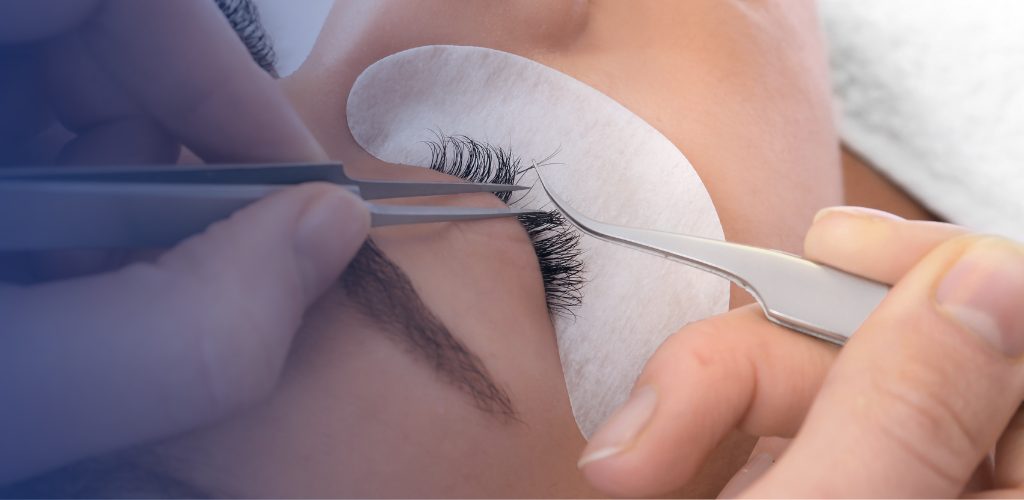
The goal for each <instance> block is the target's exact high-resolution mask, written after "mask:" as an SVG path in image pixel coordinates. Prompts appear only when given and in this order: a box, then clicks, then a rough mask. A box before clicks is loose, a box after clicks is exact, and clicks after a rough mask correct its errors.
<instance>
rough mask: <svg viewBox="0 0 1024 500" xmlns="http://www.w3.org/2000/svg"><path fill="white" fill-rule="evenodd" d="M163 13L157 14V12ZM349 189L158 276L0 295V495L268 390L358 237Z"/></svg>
mask: <svg viewBox="0 0 1024 500" xmlns="http://www.w3.org/2000/svg"><path fill="white" fill-rule="evenodd" d="M160 3H164V2H160ZM368 226H369V215H368V213H367V210H366V208H365V206H364V204H363V203H362V202H361V200H359V199H358V198H356V197H355V196H353V195H351V194H350V193H348V192H347V191H345V190H341V189H338V188H336V187H333V186H327V185H323V184H316V185H308V186H301V187H297V188H291V189H289V190H285V191H282V192H280V193H278V194H275V195H273V196H271V197H269V198H267V199H265V200H262V201H260V202H258V203H255V204H253V205H252V206H250V207H248V208H246V209H244V210H242V211H239V212H238V213H236V214H235V215H234V216H232V217H231V218H230V219H228V220H226V221H223V222H221V223H218V224H216V225H214V226H212V227H211V228H210V229H209V230H208V231H206V232H205V233H203V234H201V235H199V236H196V237H194V238H192V239H189V240H187V241H186V242H184V243H183V244H181V245H179V246H178V247H176V248H174V249H172V250H170V251H169V252H168V253H166V254H165V255H164V256H163V257H161V258H160V259H159V260H158V261H157V262H156V263H154V264H141V263H140V264H134V265H131V266H129V267H126V268H124V269H122V270H120V271H117V272H114V273H111V274H106V275H100V276H93V277H88V278H81V279H77V280H72V281H66V282H61V283H55V284H45V285H38V286H33V287H27V288H18V287H11V286H8V287H2V288H0V317H2V318H4V324H5V327H4V331H3V335H0V380H3V381H4V383H2V384H0V401H17V402H18V404H16V405H14V404H7V405H0V442H2V443H4V445H3V446H2V447H0V483H4V482H6V481H8V480H14V479H16V478H18V477H19V476H21V477H24V476H26V475H30V474H32V473H34V472H38V471H40V470H42V469H45V468H48V467H52V466H54V465H58V464H61V463H63V462H67V461H72V460H76V459H80V458H82V457H85V456H88V455H91V454H96V453H102V452H105V451H109V450H112V449H116V448H119V447H123V446H127V445H131V444H138V443H141V442H145V441H148V440H153V439H156V438H160V437H162V436H166V435H168V434H171V433H174V432H179V431H182V430H184V429H187V428H190V427H193V426H196V425H200V424H202V423H204V422H208V421H210V420H212V419H215V418H217V417H220V416H222V415H224V414H225V413H227V412H230V411H232V410H234V409H236V408H238V407H239V406H241V405H245V404H247V403H250V402H252V401H253V400H255V399H257V398H259V397H260V396H261V395H263V394H264V393H265V392H266V391H268V390H269V389H270V388H271V387H272V385H273V384H274V383H275V381H276V378H277V376H278V372H279V370H280V368H281V366H282V362H283V360H284V358H285V355H286V353H287V351H288V347H289V343H290V341H291V338H292V335H293V334H294V333H295V331H296V329H297V328H298V326H299V324H300V321H301V319H302V315H303V312H304V311H305V310H306V308H307V307H308V306H309V305H310V304H311V303H312V302H313V301H314V300H316V298H317V297H318V296H319V295H320V294H321V293H322V292H323V291H324V290H325V289H326V288H327V287H328V286H330V284H331V283H333V282H335V280H336V279H337V277H338V275H339V274H340V273H341V272H342V270H343V269H344V267H345V266H346V265H347V263H348V262H349V260H350V259H351V258H352V256H353V255H354V254H355V252H356V251H357V249H358V248H359V247H360V245H361V244H362V242H363V241H364V239H365V237H366V233H367V231H368Z"/></svg>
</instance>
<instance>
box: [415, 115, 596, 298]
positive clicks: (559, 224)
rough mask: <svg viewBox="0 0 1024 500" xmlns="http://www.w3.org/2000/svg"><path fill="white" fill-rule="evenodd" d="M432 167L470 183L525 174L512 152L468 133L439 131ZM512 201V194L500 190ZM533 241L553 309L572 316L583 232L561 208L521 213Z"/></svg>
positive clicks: (430, 143)
mask: <svg viewBox="0 0 1024 500" xmlns="http://www.w3.org/2000/svg"><path fill="white" fill-rule="evenodd" d="M426 144H427V146H428V147H429V148H430V152H431V155H430V168H431V169H432V170H436V171H438V172H441V173H444V174H448V175H452V176H455V177H461V178H463V179H465V180H467V181H470V182H490V183H496V184H515V183H516V182H517V181H518V180H519V179H520V177H521V176H522V175H523V173H524V172H525V171H526V170H528V169H529V168H532V166H528V167H524V166H523V162H522V160H521V159H520V158H519V157H517V156H515V155H513V154H512V152H511V151H509V150H507V149H504V148H501V147H497V146H492V145H490V144H486V143H483V142H479V141H476V140H474V139H471V138H469V137H466V136H447V135H443V134H440V133H439V134H437V137H436V139H435V140H433V141H427V142H426ZM496 195H497V196H498V198H500V199H501V200H502V201H504V202H505V203H509V200H510V197H511V196H512V193H507V192H506V193H496ZM519 223H520V224H522V225H523V227H524V228H525V229H526V232H527V234H529V236H530V241H531V242H532V243H533V250H534V253H535V254H536V255H537V262H538V263H539V264H540V270H541V275H542V277H543V279H544V295H545V298H546V300H547V305H548V311H550V312H551V313H552V314H556V315H573V314H574V312H573V310H574V309H575V308H576V307H577V306H579V305H580V304H581V303H582V300H583V293H582V290H583V285H584V283H585V278H584V275H583V270H584V266H583V260H582V258H581V251H580V248H579V240H580V233H579V232H578V231H577V230H576V228H574V227H572V226H571V225H570V224H569V223H568V222H566V220H565V219H564V218H563V217H562V214H560V213H559V212H557V211H553V210H552V211H548V212H544V213H541V214H531V215H524V216H520V217H519Z"/></svg>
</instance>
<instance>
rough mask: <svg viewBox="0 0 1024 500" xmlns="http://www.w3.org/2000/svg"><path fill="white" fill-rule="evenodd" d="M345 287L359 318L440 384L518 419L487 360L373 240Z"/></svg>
mask: <svg viewBox="0 0 1024 500" xmlns="http://www.w3.org/2000/svg"><path fill="white" fill-rule="evenodd" d="M341 286H342V288H343V290H344V291H345V293H346V295H347V296H348V297H349V298H350V299H351V300H352V301H353V302H354V303H355V304H356V306H357V310H358V311H359V312H360V313H361V314H363V315H364V316H366V317H367V319H371V320H374V321H377V322H378V323H379V324H382V325H383V326H385V330H386V331H387V332H389V333H391V334H392V335H393V337H394V338H395V339H396V340H397V341H398V342H400V343H402V344H404V345H405V346H406V347H407V348H409V349H410V350H411V351H412V352H413V354H416V355H418V356H420V357H421V358H423V359H425V360H426V361H427V362H428V363H429V364H430V365H431V367H432V368H433V369H434V371H435V373H437V374H438V375H439V376H440V377H441V378H442V379H444V380H446V381H447V382H449V383H451V384H453V385H454V386H455V387H457V388H459V389H460V390H461V391H462V392H464V393H466V394H467V395H468V396H470V397H471V398H472V399H473V402H474V405H475V406H476V407H477V408H479V409H480V410H482V411H484V412H486V413H490V414H493V415H496V416H498V417H499V418H500V419H502V420H505V421H515V420H518V419H517V417H516V411H515V408H514V407H513V405H512V399H511V398H510V397H509V395H508V393H506V392H505V391H504V390H502V389H501V388H500V387H499V386H498V384H496V383H495V382H494V380H493V379H492V378H491V376H490V374H489V373H488V371H487V368H486V367H485V366H484V363H483V361H481V360H480V358H479V357H478V356H476V355H475V354H473V352H471V351H470V350H469V349H468V348H467V347H466V346H465V344H463V343H462V342H461V341H459V339H457V338H455V336H454V335H452V333H451V331H450V330H448V328H447V327H446V326H445V325H444V323H442V322H441V320H440V319H439V318H438V317H437V316H436V315H434V313H433V312H431V311H430V309H429V308H427V306H426V304H424V303H423V300H422V299H421V298H420V296H419V294H418V293H416V289H415V288H414V287H413V284H412V281H410V280H409V277H408V275H406V273H405V271H403V270H402V269H401V268H399V267H398V265H396V264H395V263H394V262H392V261H391V260H390V259H388V257H387V256H386V255H384V253H383V252H381V251H380V249H379V248H378V247H377V245H375V244H374V243H373V241H372V240H369V241H367V243H365V244H364V245H363V247H362V248H361V249H360V250H359V252H358V253H357V254H356V256H355V258H354V259H353V260H352V263H351V264H349V267H348V268H347V269H346V270H345V272H344V274H342V276H341Z"/></svg>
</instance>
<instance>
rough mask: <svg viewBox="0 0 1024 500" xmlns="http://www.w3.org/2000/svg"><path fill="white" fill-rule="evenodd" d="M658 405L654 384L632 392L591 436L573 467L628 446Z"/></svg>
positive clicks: (618, 451) (591, 461) (582, 465)
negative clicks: (624, 402)
mask: <svg viewBox="0 0 1024 500" xmlns="http://www.w3.org/2000/svg"><path fill="white" fill-rule="evenodd" d="M657 404H658V395H657V393H656V392H655V391H654V388H653V387H651V386H649V385H647V386H643V387H641V388H639V389H637V390H635V391H633V394H632V395H631V396H630V397H629V400H628V401H626V404H624V405H622V406H621V407H620V408H619V409H618V410H615V413H613V414H612V416H611V417H609V418H608V421H606V422H605V423H604V425H602V426H601V428H600V429H599V430H598V431H597V433H596V434H594V437H593V438H591V439H590V443H588V444H587V447H586V448H585V449H584V450H583V456H582V457H581V458H580V461H579V462H576V466H577V467H579V468H583V467H584V466H585V465H587V464H590V463H593V462H597V461H598V460H604V459H606V458H608V457H611V456H614V455H618V454H619V453H621V452H622V451H624V450H626V449H627V448H629V447H630V446H631V445H632V444H633V442H634V441H636V438H637V436H639V435H640V432H641V431H642V430H643V428H644V426H646V425H647V422H648V421H649V420H650V419H651V415H653V414H654V408H655V406H657Z"/></svg>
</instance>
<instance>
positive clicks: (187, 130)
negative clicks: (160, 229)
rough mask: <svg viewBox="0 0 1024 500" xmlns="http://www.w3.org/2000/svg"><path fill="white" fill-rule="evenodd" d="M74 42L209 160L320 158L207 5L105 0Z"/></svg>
mask: <svg viewBox="0 0 1024 500" xmlns="http://www.w3.org/2000/svg"><path fill="white" fill-rule="evenodd" d="M80 36H81V40H82V41H83V42H84V43H85V46H86V47H87V49H88V52H89V53H91V55H92V58H93V59H94V60H95V61H96V63H97V64H98V66H99V67H100V68H102V69H103V70H104V71H105V72H106V73H108V74H109V75H111V76H112V77H113V80H114V81H116V82H117V84H118V85H119V87H120V89H123V91H124V92H125V93H126V94H127V95H128V96H130V97H132V98H133V99H134V101H135V102H137V103H138V105H139V107H141V108H142V110H144V111H145V112H146V114H147V115H149V116H150V117H151V118H153V119H154V120H155V121H156V122H158V123H159V124H160V125H161V126H162V127H163V128H164V129H166V130H167V131H168V132H170V134H171V135H172V136H173V137H175V138H177V139H179V140H180V141H181V142H182V143H183V144H185V145H186V146H188V147H189V148H190V149H191V150H192V151H193V152H195V153H196V154H197V155H199V156H200V157H201V158H203V159H204V160H206V161H207V162H218V161H236V162H244V161H264V162H266V161H291V160H296V159H300V160H316V159H325V158H326V155H325V153H324V152H323V150H322V148H320V145H319V144H318V143H317V142H316V140H315V139H314V137H313V135H312V134H311V133H310V132H309V130H308V129H306V127H305V125H304V124H303V123H302V121H301V119H300V118H299V116H298V114H297V113H296V112H295V111H294V109H292V107H291V104H290V103H289V102H288V99H287V97H286V96H285V95H284V93H283V92H282V91H281V89H280V87H279V86H278V85H277V83H276V82H274V80H273V79H272V78H271V77H270V76H269V75H268V74H267V73H266V72H264V71H263V70H262V69H261V68H260V67H259V66H258V65H256V64H255V63H254V62H253V60H252V57H250V55H249V53H248V51H247V50H246V48H245V46H244V45H243V44H242V42H241V41H240V40H239V39H238V35H237V34H235V32H234V31H233V30H232V29H231V27H230V25H229V24H228V22H227V20H226V19H225V18H224V16H223V14H221V12H220V11H219V10H218V9H217V6H216V4H215V3H214V2H212V1H210V0H175V1H173V2H162V1H148V2H140V1H138V0H105V1H103V3H102V4H101V5H100V7H99V9H98V10H97V12H96V15H95V16H93V17H92V18H91V19H90V20H89V21H88V22H87V23H86V24H84V25H83V26H82V28H81V32H80Z"/></svg>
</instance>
